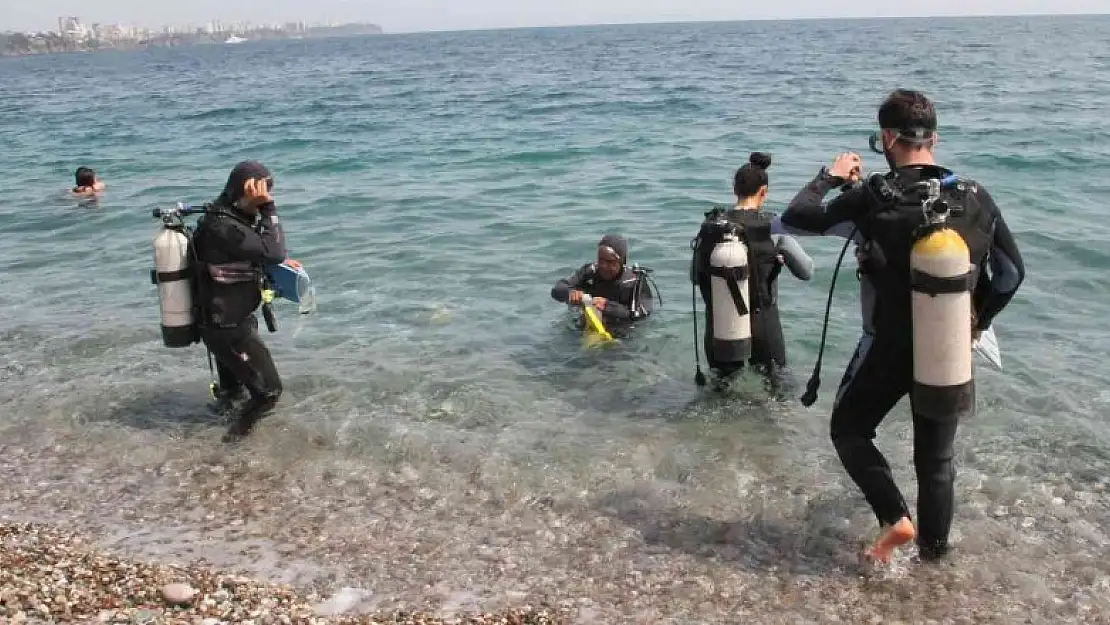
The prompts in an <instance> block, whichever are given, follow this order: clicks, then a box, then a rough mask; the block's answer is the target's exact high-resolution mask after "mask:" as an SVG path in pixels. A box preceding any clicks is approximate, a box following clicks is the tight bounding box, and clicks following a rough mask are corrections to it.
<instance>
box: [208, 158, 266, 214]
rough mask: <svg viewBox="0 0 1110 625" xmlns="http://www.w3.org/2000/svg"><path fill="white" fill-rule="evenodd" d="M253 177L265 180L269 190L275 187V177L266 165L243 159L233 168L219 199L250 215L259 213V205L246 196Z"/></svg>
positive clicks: (220, 201)
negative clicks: (248, 183) (248, 184)
mask: <svg viewBox="0 0 1110 625" xmlns="http://www.w3.org/2000/svg"><path fill="white" fill-rule="evenodd" d="M252 179H253V180H265V181H266V190H267V191H270V190H272V189H273V188H274V177H273V176H272V175H271V174H270V170H269V169H266V166H265V165H263V164H262V163H259V162H258V161H243V162H241V163H239V164H238V165H236V166H235V168H234V169H232V170H231V173H230V174H229V175H228V177H227V184H226V185H224V190H223V193H221V194H220V197H219V199H218V200H217V201H218V202H219V203H221V204H225V205H227V206H229V207H231V208H234V209H235V210H237V211H239V212H241V213H243V214H244V215H247V216H249V217H253V216H255V215H257V214H258V208H259V205H258V204H256V203H254V202H250V201H248V198H246V197H245V196H246V185H247V181H248V180H252Z"/></svg>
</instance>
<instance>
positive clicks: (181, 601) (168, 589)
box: [162, 583, 197, 605]
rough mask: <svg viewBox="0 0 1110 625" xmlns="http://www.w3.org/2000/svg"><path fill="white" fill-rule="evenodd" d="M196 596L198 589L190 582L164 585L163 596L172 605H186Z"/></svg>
mask: <svg viewBox="0 0 1110 625" xmlns="http://www.w3.org/2000/svg"><path fill="white" fill-rule="evenodd" d="M196 596H197V591H196V589H195V588H193V587H192V586H190V585H188V584H182V583H174V584H166V585H165V586H163V587H162V598H163V599H165V600H166V603H168V604H170V605H186V604H188V603H191V602H192V601H193V597H196Z"/></svg>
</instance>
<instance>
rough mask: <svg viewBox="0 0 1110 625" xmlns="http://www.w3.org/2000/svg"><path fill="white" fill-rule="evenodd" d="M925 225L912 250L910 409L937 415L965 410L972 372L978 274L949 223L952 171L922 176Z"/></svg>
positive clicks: (968, 404)
mask: <svg viewBox="0 0 1110 625" xmlns="http://www.w3.org/2000/svg"><path fill="white" fill-rule="evenodd" d="M921 184H923V185H925V187H924V190H925V192H926V195H925V199H924V200H922V212H923V213H924V215H925V224H924V225H923V226H921V227H920V228H919V229H918V230H917V232H915V234H914V242H913V247H912V248H911V251H910V297H911V300H910V304H911V309H912V312H911V314H912V319H913V391H912V395H911V399H912V401H913V407H914V411H915V412H916V413H918V414H920V415H921V416H924V417H931V418H936V419H944V418H950V417H954V416H958V415H960V414H963V413H966V412H969V411H970V410H971V408H972V406H973V405H974V403H975V401H974V386H973V384H972V371H971V356H972V347H971V318H972V298H971V291H972V288H973V284H974V279H975V276H976V273H975V266H974V265H972V263H971V255H970V251H969V250H968V245H967V242H966V241H964V238H963V237H962V236H960V234H959V233H958V232H956V230H954V229H952V228H950V227H948V225H947V221H948V217H949V206H948V204H947V202H945V201H944V200H941V199H940V191H941V189H943V188H949V187H954V186H957V185H962V183H961V182H960V180H959V178H957V177H956V176H955V175H951V176H947V177H945V178H943V179H941V180H936V179H933V180H926V181H924V182H923V183H921Z"/></svg>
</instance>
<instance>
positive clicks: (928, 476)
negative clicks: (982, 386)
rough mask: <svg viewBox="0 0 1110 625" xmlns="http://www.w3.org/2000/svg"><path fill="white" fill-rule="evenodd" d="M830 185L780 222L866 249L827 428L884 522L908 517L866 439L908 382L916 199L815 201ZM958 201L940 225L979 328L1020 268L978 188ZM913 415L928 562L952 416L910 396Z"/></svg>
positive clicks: (916, 172) (939, 541)
mask: <svg viewBox="0 0 1110 625" xmlns="http://www.w3.org/2000/svg"><path fill="white" fill-rule="evenodd" d="M950 173H951V172H950V171H948V170H946V169H943V168H940V167H936V166H912V167H903V168H900V169H898V170H897V175H898V177H899V178H900V179H901V180H903V181H904V182H905V183H906V184H912V183H913V182H916V181H918V180H922V179H927V178H942V177H944V176H946V175H948V174H950ZM892 175H893V174H888V178H889V177H891V176H892ZM838 182H840V181H834V180H829V179H827V178H826V177H824V176H818V177H817V178H815V179H814V180H813V181H811V182H810V183H809V184H808V185H807V186H806V187H805V188H804V189H802V191H801V192H799V193H798V195H797V196H796V197H795V198H794V200H793V201H792V202H791V203H790V206H789V207H788V208H787V210H786V212H785V213H784V214H783V215H782V217H781V225H782V226H783V227H784V230H785V231H787V232H793V233H796V234H810V235H822V234H838V235H840V236H845V237H847V236H853V237H854V238H856V239H857V241H858V242H859V243H860V245H861V247H862V248H863V249H864V250H865V257H864V258H863V260H862V262H861V266H860V279H861V281H864V282H865V285H864V288H863V289H862V291H863V292H864V293H869V294H871V295H873V298H874V299H873V301H872V302H870V309H869V310H865V311H864V316H865V317H864V328H865V332H864V335H863V337H862V338H861V339H860V342H859V345H858V347H857V348H856V352H855V354H854V355H853V357H852V360H851V362H850V363H849V365H848V368H847V371H846V372H845V374H844V377H843V379H842V380H841V383H840V388H839V390H838V393H837V397H836V402H835V405H834V407H833V412H832V418H831V425H830V430H831V436H832V440H833V444H834V445H835V446H836V450H837V454H838V455H839V456H840V460H841V462H842V463H843V464H844V467H845V469H846V470H847V471H848V474H849V475H850V476H851V477H852V479H853V480H854V481H855V483H856V484H857V485H858V486H859V488H860V490H862V491H863V495H864V497H865V498H866V499H867V502H868V503H869V504H870V505H871V508H872V510H873V511H874V513H875V515H876V517H877V518H878V519H879V522H880V523H883V524H892V523H895V522H897V521H898V520H899V519H900V518H902V517H910V516H911V515H910V512H909V507H908V506H907V505H906V502H905V500H904V498H903V497H902V494H901V492H900V491H899V490H898V487H897V486H896V485H895V483H894V478H893V476H892V474H891V470H890V466H889V465H888V464H887V462H886V459H885V458H884V457H883V455H882V454H881V453H880V452H879V450H878V449H877V448H876V447H875V445H874V443H873V442H872V440H873V439H874V437H875V430H876V428H877V427H878V425H879V423H881V422H882V420H883V418H884V417H885V416H886V415H887V413H888V412H890V410H891V409H892V408H893V407H894V406H895V405H896V404H897V403H898V401H899V400H900V399H901V398H902V396H904V395H906V394H907V393H909V391H910V390H911V388H912V386H913V330H912V317H911V306H910V301H911V298H910V268H909V258H910V249H911V246H912V244H913V241H914V238H913V236H914V234H913V233H914V230H915V229H916V228H917V227H918V226H919V225H921V224H922V223H923V222H924V217H923V214H922V209H921V205H920V203H916V204H913V205H901V206H898V205H884V204H882V203H880V202H879V200H878V198H877V196H876V195H875V194H874V193H873V192H872V191H870V190H869V189H868V188H866V187H865V186H863V185H860V186H856V187H855V188H852V189H850V190H848V191H845V192H844V193H842V194H841V195H840V196H838V197H836V198H835V199H833V200H831V201H830V202H829V203H828V204H827V205H826V206H822V199H823V198H824V196H825V195H826V194H827V193H828V192H829V191H831V190H832V189H833V188H834V186H836V185H837V184H838ZM943 197H945V196H944V194H943V193H942V198H943ZM958 205H962V207H963V212H962V213H956V212H955V211H953V213H952V214H951V215H950V217H949V219H948V226H949V227H951V228H953V229H955V230H956V231H957V232H959V234H960V235H961V236H962V237H963V239H964V240H965V241H966V242H967V244H968V249H969V251H970V253H971V262H972V263H974V264H975V266H976V267H978V268H979V273H978V276H977V278H976V283H975V287H974V290H973V297H972V300H973V301H972V309H973V312H974V314H975V320H974V323H975V325H974V327H975V329H977V330H985V329H987V328H989V327H990V324H991V321H992V320H993V319H994V317H995V315H997V314H998V313H999V312H1001V311H1002V309H1003V308H1005V306H1006V305H1007V304H1008V303H1009V301H1010V300H1011V298H1012V297H1013V296H1014V293H1015V292H1016V291H1017V289H1018V286H1019V285H1020V284H1021V282H1022V280H1023V279H1024V276H1025V269H1024V266H1023V263H1022V259H1021V254H1020V253H1019V252H1018V249H1017V245H1016V243H1015V242H1014V239H1013V237H1012V236H1011V234H1010V230H1009V228H1008V227H1007V226H1006V222H1005V221H1004V220H1003V218H1002V214H1001V212H1000V211H999V209H998V207H997V206H996V205H995V203H994V201H993V200H992V199H991V196H990V195H989V194H988V193H987V191H986V189H984V188H983V187H982V186H980V185H978V184H975V183H971V185H970V191H969V192H968V193H967V196H966V198H963V199H961V198H955V199H953V200H951V201H950V206H951V207H952V208H953V209H955V208H957V206H958ZM853 232H854V234H853ZM968 323H972V320H968ZM911 411H912V412H913V441H914V455H913V458H914V468H915V470H916V473H917V480H918V500H917V514H918V545H919V549H920V553H921V556H922V558H925V559H932V558H937V557H940V556H942V555H944V554H945V553H947V551H948V536H949V531H950V529H951V525H952V516H953V510H954V489H953V483H954V480H955V469H954V468H953V465H952V457H953V443H954V441H955V436H956V428H957V424H958V419H957V418H955V417H953V418H951V419H946V420H937V419H934V418H929V417H925V416H922V415H921V414H920V412H919V411H918V410H916V409H914V406H913V405H912V395H911Z"/></svg>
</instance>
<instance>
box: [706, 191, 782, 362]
mask: <svg viewBox="0 0 1110 625" xmlns="http://www.w3.org/2000/svg"><path fill="white" fill-rule="evenodd" d="M725 218H726V219H728V220H729V221H730V222H731V223H733V224H736V225H738V226H741V227H742V228H743V232H744V245H745V246H747V249H748V268H749V274H748V284H749V288H750V289H751V293H750V295H749V306H748V310H749V314H750V316H751V330H752V339H751V356H750V357H749V358H748V363H747V364H749V365H751V366H753V367H754V368H756V369H758V370H760V371H762V372H763V373H765V374H771V373H774V372H776V371H777V370H778V369H781V368H782V367H785V366H786V339H785V338H784V337H783V334H782V322H781V321H780V319H779V309H778V276H779V272H780V271H781V270H782V264H781V263H780V262H779V260H778V254H779V252H778V249H777V247H776V245H775V242H774V240H773V239H772V238H771V219H770V216H769V215H767V214H766V213H763V212H761V211H755V210H737V209H733V210H729V211H727V212H726V213H725ZM703 232H704V229H703ZM700 236H701V235H699V237H700ZM716 244H717V241H715V240H711V239H706V238H700V239H699V243H698V244H697V246H696V248H695V249H694V260H693V263H692V267H691V271H690V278H691V280H693V281H694V283H695V284H697V285H698V289H699V290H700V291H701V298H702V301H703V302H705V303H706V306H705V339H704V345H705V355H706V359H707V360H708V362H709V366H710V367H711V368H713V369H714V370H715V371H717V372H718V374H720V375H721V376H728V375H731V374H733V373H735V372H736V371H739V370H740V369H742V368H743V367H744V364H745V363H744V362H728V361H723V360H722V359H721V358H720V355H718V354H715V352H714V349H713V336H714V335H713V309H712V306H711V289H710V286H709V285H710V280H711V276H710V267H709V256H710V255H711V254H712V253H713V248H714V246H716Z"/></svg>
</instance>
